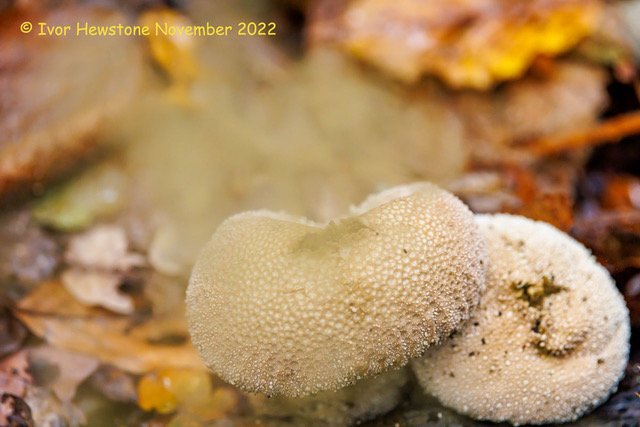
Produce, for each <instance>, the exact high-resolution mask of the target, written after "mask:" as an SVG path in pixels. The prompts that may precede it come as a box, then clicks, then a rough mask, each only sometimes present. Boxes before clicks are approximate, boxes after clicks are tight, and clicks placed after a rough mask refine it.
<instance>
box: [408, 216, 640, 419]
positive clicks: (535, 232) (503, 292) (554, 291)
mask: <svg viewBox="0 0 640 427" xmlns="http://www.w3.org/2000/svg"><path fill="white" fill-rule="evenodd" d="M477 223H478V226H479V227H480V230H481V231H482V234H483V236H484V238H485V241H486V247H487V252H488V254H489V271H488V281H487V289H486V291H485V293H484V294H483V296H482V300H481V302H480V305H479V306H478V308H477V310H476V311H475V313H474V315H473V316H472V318H471V319H470V320H469V321H468V322H467V324H466V326H465V327H464V329H462V330H461V331H460V332H459V333H456V334H455V335H454V336H453V337H452V338H451V339H450V340H448V341H446V342H445V343H444V344H443V345H442V346H440V347H438V348H435V349H431V350H429V351H427V352H426V354H425V356H424V357H423V358H421V359H417V360H416V361H414V362H413V363H412V365H413V368H414V372H415V373H416V375H417V377H418V379H419V381H420V383H421V385H422V386H423V387H424V389H425V391H427V392H428V393H431V394H433V395H434V396H435V397H437V398H438V399H439V400H440V401H441V402H442V403H443V404H444V405H446V406H449V407H451V408H453V409H455V410H457V411H459V412H462V413H464V414H467V415H469V416H471V417H473V418H477V419H483V420H491V421H497V422H500V421H508V422H511V423H513V424H543V423H561V422H567V421H572V420H575V419H577V418H578V417H580V416H582V415H583V414H585V413H586V412H588V411H589V410H591V409H593V408H594V407H596V406H598V405H599V404H600V403H602V402H603V401H604V400H605V399H606V398H607V397H608V396H609V395H610V394H611V393H612V392H613V391H615V389H616V388H617V384H618V382H619V380H620V379H621V377H622V375H623V373H624V369H625V366H626V364H627V359H628V353H629V344H628V343H629V334H630V326H629V314H628V311H627V308H626V306H625V303H624V300H623V298H622V296H621V295H620V293H619V292H618V290H617V289H616V287H615V284H614V282H613V280H612V279H611V277H610V275H609V273H608V272H607V271H606V270H605V269H604V268H603V267H602V266H601V265H600V264H598V263H597V262H596V261H595V259H594V258H593V256H592V255H591V254H590V252H589V251H588V250H587V249H586V248H585V247H584V246H582V245H581V244H580V243H578V242H577V241H575V240H573V239H572V238H571V237H569V236H568V235H566V234H564V233H562V232H560V231H559V230H557V229H555V228H554V227H552V226H550V225H548V224H545V223H542V222H535V221H531V220H528V219H525V218H522V217H517V216H510V215H493V216H491V215H479V216H477Z"/></svg>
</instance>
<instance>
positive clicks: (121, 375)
mask: <svg viewBox="0 0 640 427" xmlns="http://www.w3.org/2000/svg"><path fill="white" fill-rule="evenodd" d="M90 381H91V384H92V385H93V387H95V388H96V389H97V390H98V391H100V392H101V393H102V394H103V395H104V396H106V397H107V398H108V399H109V400H113V401H116V402H135V401H136V398H137V396H136V385H135V383H134V381H133V378H132V376H131V375H129V374H127V373H125V372H123V371H122V370H120V369H118V368H115V367H113V366H109V365H103V366H100V367H99V368H98V370H97V371H96V372H94V373H93V375H91V378H90Z"/></svg>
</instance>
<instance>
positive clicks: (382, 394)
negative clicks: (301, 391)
mask: <svg viewBox="0 0 640 427" xmlns="http://www.w3.org/2000/svg"><path fill="white" fill-rule="evenodd" d="M408 380H409V372H408V368H407V367H403V368H400V369H394V370H391V371H388V372H384V373H382V374H380V375H377V376H375V377H372V378H365V379H363V380H360V381H357V382H356V383H355V384H353V385H351V386H349V387H344V388H341V389H340V390H337V391H322V392H320V393H316V394H313V395H311V396H306V397H286V396H278V397H265V396H264V395H261V394H252V395H249V402H250V403H251V406H252V408H253V410H254V412H255V413H257V414H259V415H261V416H266V417H269V418H275V419H280V420H282V419H291V418H293V419H294V420H295V421H297V422H294V423H293V424H294V425H305V426H311V425H322V426H326V425H330V426H334V427H337V426H351V425H354V424H356V423H361V422H363V421H367V420H371V419H374V418H376V417H378V416H380V415H383V414H386V413H388V412H390V411H391V410H392V409H394V408H395V407H396V406H397V405H398V404H399V403H400V402H401V401H402V398H403V396H404V391H405V386H406V385H407V383H408Z"/></svg>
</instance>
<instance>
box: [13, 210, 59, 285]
mask: <svg viewBox="0 0 640 427" xmlns="http://www.w3.org/2000/svg"><path fill="white" fill-rule="evenodd" d="M0 240H1V241H2V245H1V246H0V278H1V279H2V281H3V282H5V283H10V282H14V281H17V282H18V283H20V284H21V285H26V286H31V285H34V284H36V283H39V282H41V281H42V280H45V279H47V278H49V277H50V276H51V275H52V274H53V273H54V271H55V270H56V268H57V267H58V264H59V262H60V259H61V250H60V247H59V245H58V244H57V242H56V241H55V239H54V238H53V237H52V236H51V235H50V234H49V233H47V232H45V231H44V230H42V229H41V228H40V227H39V226H38V224H37V223H36V222H35V221H33V220H32V218H31V215H30V213H29V212H28V211H26V210H20V211H17V212H15V213H10V214H8V215H6V216H4V217H3V218H2V220H1V221H0Z"/></svg>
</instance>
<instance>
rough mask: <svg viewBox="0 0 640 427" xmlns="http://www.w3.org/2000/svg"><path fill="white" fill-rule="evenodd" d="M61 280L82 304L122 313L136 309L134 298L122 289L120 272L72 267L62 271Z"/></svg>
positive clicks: (128, 312)
mask: <svg viewBox="0 0 640 427" xmlns="http://www.w3.org/2000/svg"><path fill="white" fill-rule="evenodd" d="M60 280H61V281H62V283H63V284H64V287H65V288H66V289H67V290H68V291H69V292H70V293H71V294H72V295H73V297H74V298H75V299H76V300H78V301H79V302H81V303H82V304H85V305H88V306H101V307H104V308H106V309H109V310H111V311H114V312H116V313H120V314H131V313H133V311H134V308H135V307H134V304H133V299H132V298H131V297H130V296H128V295H126V294H124V293H123V292H121V291H120V284H121V283H122V277H121V275H120V274H118V273H111V272H102V271H86V270H81V269H79V268H70V269H67V270H65V271H64V272H63V273H62V275H61V276H60Z"/></svg>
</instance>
